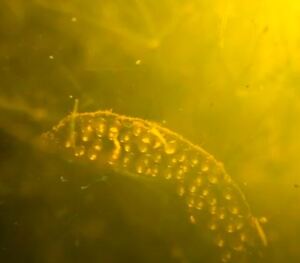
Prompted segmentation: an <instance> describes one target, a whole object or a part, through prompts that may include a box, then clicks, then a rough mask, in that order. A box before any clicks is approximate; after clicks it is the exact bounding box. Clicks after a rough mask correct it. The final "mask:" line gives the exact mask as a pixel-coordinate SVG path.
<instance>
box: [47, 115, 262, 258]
mask: <svg viewBox="0 0 300 263" xmlns="http://www.w3.org/2000/svg"><path fill="white" fill-rule="evenodd" d="M42 137H43V138H44V140H45V141H46V142H48V143H49V145H52V147H53V146H54V147H55V149H56V150H57V151H58V152H61V153H62V152H64V153H65V154H68V156H69V157H71V158H74V159H75V160H78V161H87V162H93V163H94V164H95V165H99V166H108V167H110V169H112V170H114V171H117V172H118V173H123V174H131V175H135V176H139V177H145V176H147V177H153V178H155V177H160V178H164V179H165V180H168V181H169V182H172V183H173V184H174V185H175V186H176V187H177V191H178V195H179V196H181V197H182V198H184V200H185V202H186V207H187V209H188V212H189V216H190V221H191V223H193V224H201V226H202V227H204V228H205V229H206V230H207V231H209V232H210V233H211V234H210V235H209V236H210V237H211V240H212V242H214V244H215V245H216V246H217V247H218V248H219V249H220V250H221V253H220V254H221V255H222V256H221V258H220V261H222V262H229V261H237V260H238V259H239V258H241V257H244V256H245V255H247V254H251V253H252V251H255V250H256V249H258V248H259V247H260V246H265V245H267V239H266V236H265V234H264V231H263V228H262V227H261V225H260V224H259V221H258V220H257V219H256V218H255V217H254V216H253V215H252V213H251V211H250V208H249V205H248V204H247V202H246V200H245V197H244V195H243V193H242V192H241V190H240V189H239V187H238V186H237V184H236V183H235V182H234V181H233V180H232V178H231V177H230V176H229V175H228V174H227V173H226V171H225V169H224V167H223V165H222V163H220V162H218V161H217V160H215V158H214V157H213V156H212V155H210V154H209V153H207V152H206V151H205V150H203V149H202V148H201V147H199V146H197V145H194V144H192V143H191V142H189V141H188V140H186V139H184V138H183V137H182V136H180V135H178V134H176V133H175V132H172V131H170V130H169V129H167V128H164V127H162V126H160V125H159V124H157V123H153V122H150V121H146V120H143V119H139V118H132V117H127V116H122V115H119V114H115V113H112V112H111V111H97V112H91V113H77V110H75V111H74V112H73V113H72V114H70V115H69V116H67V117H66V118H64V119H63V120H61V121H60V122H59V124H58V125H57V126H54V127H53V128H52V130H51V131H49V132H46V133H45V134H43V136H42ZM238 262H241V261H239V260H238Z"/></svg>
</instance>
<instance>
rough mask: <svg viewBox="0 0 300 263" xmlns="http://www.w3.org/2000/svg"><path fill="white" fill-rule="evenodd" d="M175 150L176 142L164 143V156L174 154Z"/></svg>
mask: <svg viewBox="0 0 300 263" xmlns="http://www.w3.org/2000/svg"><path fill="white" fill-rule="evenodd" d="M176 149H177V142H176V141H175V140H173V141H170V142H166V144H165V153H166V154H174V153H175V152H176Z"/></svg>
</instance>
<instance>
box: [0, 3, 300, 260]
mask: <svg viewBox="0 0 300 263" xmlns="http://www.w3.org/2000/svg"><path fill="white" fill-rule="evenodd" d="M299 15H300V5H299V4H298V3H297V2H296V1H292V0H287V1H284V2H283V1H282V2H280V1H270V0H267V1H258V0H257V1H256V0H255V1H251V2H250V1H249V2H247V3H245V2H244V1H237V0H232V1H225V0H223V1H221V0H220V1H216V0H213V1H204V0H201V1H200V0H199V1H197V0H191V1H188V0H182V1H180V0H162V1H154V0H152V1H151V0H122V1H121V0H102V1H100V0H99V1H96V0H92V1H79V0H77V1H75V0H73V1H71V0H68V1H67V0H66V1H58V0H52V1H50V0H28V1H22V0H2V1H1V2H0V80H1V82H0V262H8V263H10V262H22V263H23V262H42V263H43V262H47V263H48V262H49V263H50V262H64V263H67V262H216V257H218V255H216V251H215V249H214V248H211V247H209V246H208V244H206V242H205V237H203V236H201V233H197V231H196V230H195V228H194V226H192V225H190V224H189V222H188V218H187V213H186V211H185V209H184V205H183V204H182V202H181V201H180V200H179V199H178V198H177V197H176V195H175V194H174V193H173V191H172V189H170V187H169V186H168V185H164V184H163V183H162V182H152V181H147V180H146V181H138V180H133V179H131V178H126V177H124V176H122V175H118V174H112V173H111V172H109V171H98V170H97V169H96V168H95V167H90V166H89V167H85V166H81V165H79V164H76V163H69V162H66V161H64V160H61V159H60V157H59V156H55V155H51V154H48V153H45V152H43V151H41V150H40V149H39V148H38V147H37V146H36V139H37V138H38V136H40V134H41V133H43V132H44V131H46V130H48V129H50V128H51V127H52V126H53V125H55V124H56V123H57V122H58V121H59V120H60V119H61V118H63V117H64V116H65V115H66V114H68V113H69V112H70V111H71V110H72V107H73V104H74V99H75V98H78V99H79V111H80V112H83V111H96V110H99V109H112V110H113V111H114V112H117V113H121V114H125V115H129V116H136V117H141V118H144V119H148V120H152V121H156V122H159V123H163V125H164V126H166V127H168V128H170V129H172V130H174V131H176V132H178V133H179V134H181V135H183V136H184V137H186V138H188V139H190V140H191V141H192V142H194V143H196V144H198V145H200V146H202V147H203V148H204V149H206V150H207V151H208V152H210V153H212V154H213V155H214V156H215V157H216V158H217V159H218V160H220V161H222V162H223V163H224V165H225V167H226V169H227V171H228V173H229V174H230V175H231V176H232V177H233V178H234V179H235V180H236V181H237V182H238V183H239V185H240V186H241V188H242V190H243V192H244V193H245V195H246V197H247V200H248V201H249V204H250V206H251V208H252V210H253V212H254V214H255V215H257V216H258V217H266V218H267V220H268V223H267V224H266V225H265V226H264V227H265V230H266V234H267V236H268V239H269V246H268V247H267V248H266V250H265V251H264V259H263V262H278V263H280V262H299V260H300V251H299V244H300V239H299V234H300V223H299V222H300V212H299V211H300V210H299V201H300V187H299V185H300V179H299V174H300V166H299V148H300V140H299V135H298V134H299V131H300V126H299V114H300V103H299V102H300V100H299V95H300V90H299V84H300V77H299V76H300V75H299V71H300V62H299V61H300V59H299V56H300V55H299V54H300V52H299V49H300V29H299V28H300V27H299V26H298V25H299V21H300V20H299Z"/></svg>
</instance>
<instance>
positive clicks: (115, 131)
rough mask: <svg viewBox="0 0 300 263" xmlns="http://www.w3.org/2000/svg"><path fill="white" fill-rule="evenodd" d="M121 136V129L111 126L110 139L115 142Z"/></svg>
mask: <svg viewBox="0 0 300 263" xmlns="http://www.w3.org/2000/svg"><path fill="white" fill-rule="evenodd" d="M118 135H119V129H118V127H117V126H111V127H110V128H109V131H108V139H109V140H115V139H116V138H117V137H118Z"/></svg>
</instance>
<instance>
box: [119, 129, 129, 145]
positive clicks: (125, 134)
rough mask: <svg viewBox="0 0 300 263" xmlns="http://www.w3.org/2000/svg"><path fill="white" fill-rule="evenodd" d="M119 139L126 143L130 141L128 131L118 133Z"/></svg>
mask: <svg viewBox="0 0 300 263" xmlns="http://www.w3.org/2000/svg"><path fill="white" fill-rule="evenodd" d="M119 140H120V142H122V143H126V142H128V141H130V133H129V132H123V133H121V134H120V135H119Z"/></svg>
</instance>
